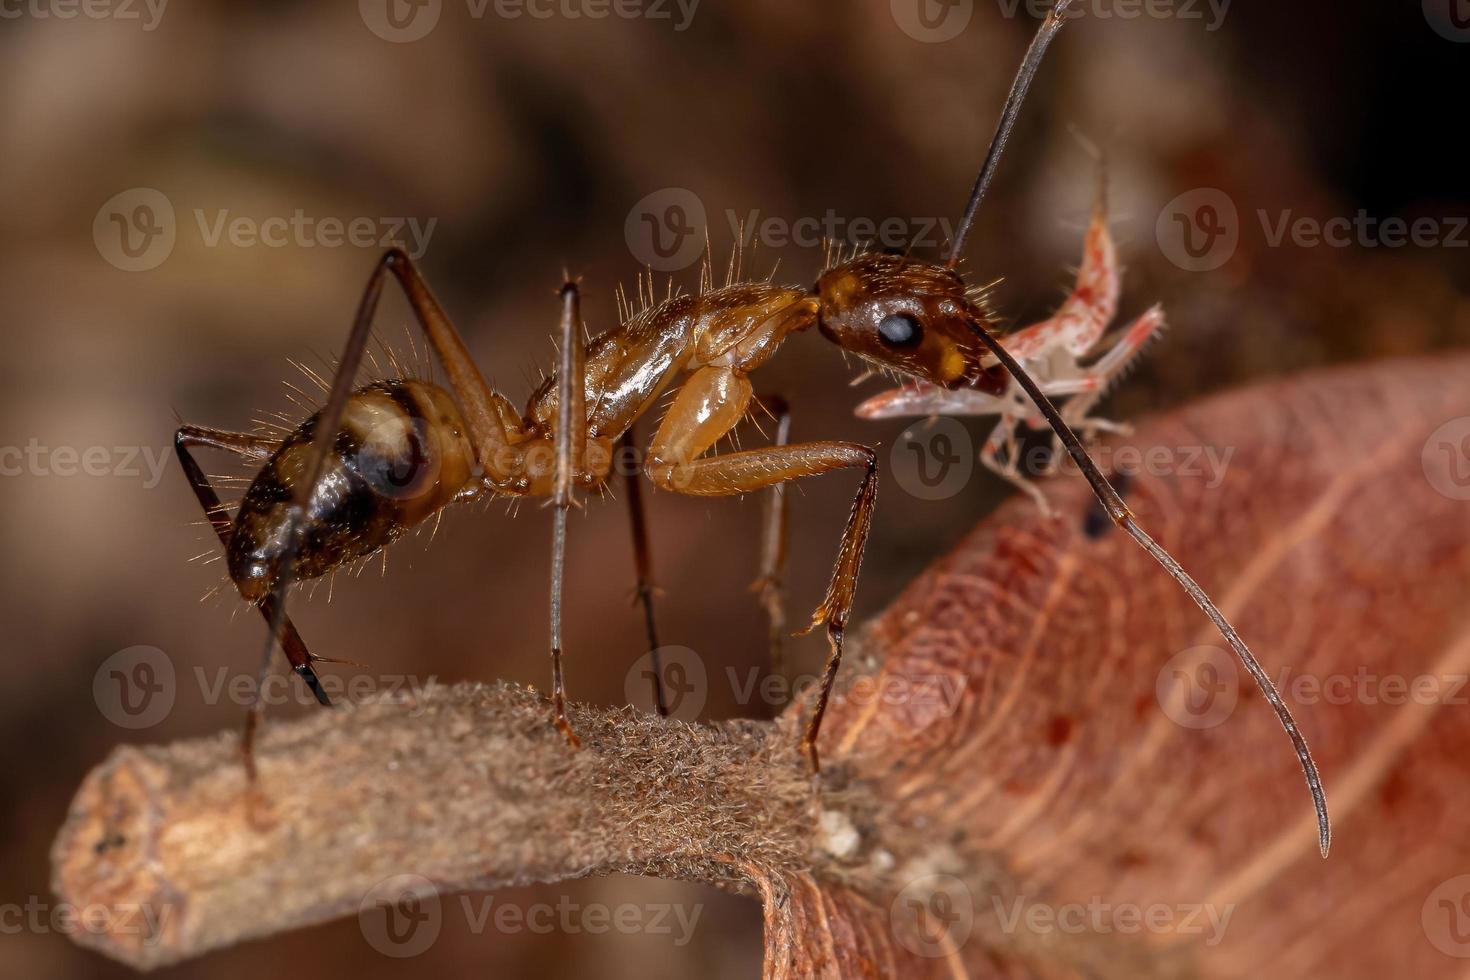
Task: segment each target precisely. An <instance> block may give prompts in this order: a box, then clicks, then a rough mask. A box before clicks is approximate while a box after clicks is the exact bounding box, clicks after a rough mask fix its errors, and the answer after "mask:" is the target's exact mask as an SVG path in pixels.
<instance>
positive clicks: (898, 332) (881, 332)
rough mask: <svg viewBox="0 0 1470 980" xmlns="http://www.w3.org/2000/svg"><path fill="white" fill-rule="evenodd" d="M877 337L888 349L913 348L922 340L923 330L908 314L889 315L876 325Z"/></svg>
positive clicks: (913, 317) (915, 319) (915, 318)
mask: <svg viewBox="0 0 1470 980" xmlns="http://www.w3.org/2000/svg"><path fill="white" fill-rule="evenodd" d="M878 336H880V337H882V338H883V342H884V343H885V344H887V345H888V346H889V347H914V346H916V345H917V344H918V343H919V341H921V340H923V339H924V328H923V327H921V326H919V320H918V318H917V317H915V316H913V315H912V314H909V313H890V314H888V315H887V316H885V317H884V318H883V319H882V321H881V322H879V324H878Z"/></svg>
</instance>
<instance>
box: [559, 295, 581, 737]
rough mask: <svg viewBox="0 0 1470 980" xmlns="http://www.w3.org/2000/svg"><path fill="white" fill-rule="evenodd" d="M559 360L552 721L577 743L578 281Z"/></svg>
mask: <svg viewBox="0 0 1470 980" xmlns="http://www.w3.org/2000/svg"><path fill="white" fill-rule="evenodd" d="M561 301H562V307H561V363H560V364H559V365H558V366H557V372H558V373H557V379H556V478H555V481H554V483H553V489H552V494H551V505H552V507H553V508H554V510H555V516H554V517H553V523H552V532H551V720H552V723H553V724H555V725H556V727H557V729H558V730H559V731H560V732H561V733H562V734H563V735H565V736H566V739H567V744H568V745H570V746H571V747H572V748H578V747H580V746H581V744H582V740H581V739H579V738H577V734H576V733H575V732H573V731H572V725H571V722H569V721H567V698H566V686H565V684H564V683H563V681H562V672H561V652H562V636H561V621H562V586H563V583H564V580H565V578H566V562H567V512H568V511H570V510H571V509H572V505H573V504H574V503H576V500H575V499H574V498H573V496H572V484H573V483H574V482H575V481H576V479H577V476H578V474H580V473H582V472H583V471H584V469H585V466H584V462H585V455H586V448H587V409H586V395H587V387H586V382H585V380H584V379H583V377H582V375H583V373H584V371H585V366H584V363H583V362H584V360H585V354H584V349H583V344H582V309H581V297H580V295H579V293H578V291H577V284H576V283H574V282H567V283H565V284H564V285H563V286H562V287H561Z"/></svg>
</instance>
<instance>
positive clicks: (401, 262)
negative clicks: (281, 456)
mask: <svg viewBox="0 0 1470 980" xmlns="http://www.w3.org/2000/svg"><path fill="white" fill-rule="evenodd" d="M389 274H391V275H393V277H394V278H395V279H397V280H398V283H399V285H400V286H401V287H402V289H403V292H404V295H405V296H406V297H407V298H408V303H409V306H410V307H412V309H413V312H414V315H415V317H416V318H417V319H418V322H419V326H420V327H421V328H422V329H423V331H424V334H425V336H427V337H428V339H429V344H430V346H432V347H433V348H434V351H435V352H436V353H437V354H438V356H439V361H440V363H441V364H442V365H443V366H444V370H445V373H446V374H447V375H448V378H449V383H450V386H451V388H452V389H453V391H454V395H455V399H456V401H458V403H459V408H460V412H461V414H462V415H463V417H464V420H465V425H466V427H467V428H468V430H469V438H470V441H471V443H472V444H473V446H474V449H475V454H476V458H477V460H478V461H479V463H480V465H481V467H482V468H484V469H486V470H487V471H488V472H487V473H486V479H487V481H489V482H491V483H492V484H495V485H500V484H501V483H503V482H505V480H506V474H505V473H504V472H503V467H504V466H505V465H506V461H508V460H509V452H508V450H509V442H508V437H507V434H506V430H505V423H504V421H503V420H504V418H505V413H506V412H507V411H512V412H513V410H511V409H510V408H509V404H508V403H506V402H505V400H504V399H503V398H499V397H498V396H496V395H494V394H493V393H492V392H491V391H490V388H489V386H488V385H486V384H485V379H484V378H483V377H482V376H481V375H480V371H479V369H478V368H477V367H475V363H474V361H472V360H471V359H470V355H469V351H468V350H467V349H466V348H465V346H464V341H463V340H461V339H460V336H459V333H458V331H456V330H455V329H454V326H453V324H451V323H450V322H449V319H448V317H447V316H445V314H444V310H443V309H442V308H441V307H440V306H439V303H438V301H437V300H435V299H434V296H433V294H432V293H431V292H430V291H429V288H428V285H427V284H426V283H425V282H424V280H423V277H422V276H421V275H419V272H418V269H417V268H415V267H414V264H413V262H412V260H410V259H409V257H408V255H407V254H406V253H405V252H404V251H403V250H402V249H398V248H393V249H389V250H388V251H387V252H385V253H384V254H383V257H382V258H381V259H379V260H378V264H377V265H376V266H374V268H373V272H372V275H371V276H370V277H369V278H368V282H367V286H366V287H365V288H364V289H363V294H362V299H361V300H360V301H359V302H358V307H357V313H356V315H355V317H354V319H353V323H352V330H351V332H350V333H349V334H348V335H347V344H346V346H345V348H344V349H343V351H342V357H341V360H340V361H339V362H338V366H337V373H336V375H335V376H334V377H333V379H332V387H331V390H330V391H329V392H328V394H327V401H326V405H325V406H324V407H323V408H322V410H321V411H320V412H319V413H318V415H317V417H316V426H315V435H314V437H313V439H312V445H311V451H310V452H309V453H308V454H307V456H306V462H305V465H304V466H303V468H302V472H301V473H300V474H299V477H300V478H299V479H298V480H297V481H296V484H295V486H294V488H293V490H292V495H291V504H290V507H289V509H288V510H287V512H286V515H287V516H286V523H285V527H284V529H283V535H282V537H283V542H284V547H283V548H282V549H281V551H280V556H279V558H278V559H277V560H276V563H275V567H274V568H272V569H271V570H270V581H271V589H270V593H269V595H268V596H267V598H266V599H265V600H264V601H263V602H262V603H261V610H262V612H264V613H265V614H266V618H267V620H268V622H269V623H270V632H269V634H268V636H267V637H266V649H265V654H264V655H263V656H262V658H261V662H262V664H264V665H266V666H265V667H263V668H262V671H261V674H260V678H259V679H260V685H261V686H264V684H265V680H266V676H267V672H266V671H267V668H268V666H269V663H270V654H271V650H272V648H273V647H274V645H275V643H276V640H277V637H278V636H280V634H281V629H282V624H283V623H284V621H285V615H286V593H287V591H288V589H289V588H290V586H291V577H292V571H293V565H294V562H295V558H296V552H297V551H298V550H299V549H300V547H301V539H302V536H303V534H304V527H305V523H306V509H307V505H308V504H309V503H310V501H311V497H312V495H313V494H314V493H315V492H316V485H317V482H318V481H319V480H320V479H321V475H322V471H323V469H324V467H325V464H326V460H327V456H328V454H329V452H330V450H331V447H332V445H333V443H334V442H335V441H336V439H337V436H338V434H339V431H340V429H341V427H342V416H343V413H344V411H345V410H346V407H347V401H348V399H349V398H350V397H351V395H352V388H353V383H354V379H355V378H356V376H357V369H358V366H359V365H360V364H361V363H362V358H363V353H364V352H365V351H366V349H367V342H368V337H369V336H370V335H371V333H372V325H373V315H374V314H375V313H376V312H377V309H378V300H379V299H380V298H381V297H382V295H383V283H384V280H385V279H386V277H387V276H388V275H389Z"/></svg>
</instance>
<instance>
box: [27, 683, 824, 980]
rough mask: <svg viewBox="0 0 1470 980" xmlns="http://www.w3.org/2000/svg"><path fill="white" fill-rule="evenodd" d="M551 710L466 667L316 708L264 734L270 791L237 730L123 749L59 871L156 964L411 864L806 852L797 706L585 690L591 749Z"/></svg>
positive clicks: (93, 794)
mask: <svg viewBox="0 0 1470 980" xmlns="http://www.w3.org/2000/svg"><path fill="white" fill-rule="evenodd" d="M546 710H547V709H546V702H545V701H544V700H543V699H542V698H541V697H540V696H539V695H538V694H536V693H535V692H533V691H529V690H527V689H524V688H517V687H512V686H508V685H499V686H493V687H492V686H478V685H459V686H455V687H452V688H451V687H442V686H439V687H433V688H430V689H429V690H428V691H427V692H426V693H425V694H424V695H423V697H422V698H421V699H420V700H416V701H414V702H412V703H378V704H368V705H359V706H356V707H350V708H347V709H344V710H341V711H333V712H321V713H317V714H315V715H313V716H310V717H307V718H305V719H303V720H300V721H295V722H291V723H287V724H280V725H276V726H273V727H272V728H271V730H270V731H269V733H268V734H267V735H266V737H265V738H263V739H262V743H261V746H260V750H259V757H260V762H261V768H260V783H259V785H258V787H257V789H256V790H255V791H254V792H247V784H246V781H245V777H244V773H243V769H242V767H241V766H240V764H239V753H238V741H237V739H236V738H235V737H234V736H233V735H226V736H219V737H215V738H208V739H199V740H193V741H185V742H178V743H175V744H173V745H169V746H162V747H152V748H132V747H124V748H121V749H118V750H117V751H116V752H114V753H113V754H112V756H111V757H110V758H109V759H108V760H107V761H106V762H104V763H103V764H102V765H100V766H99V767H97V769H95V770H94V771H93V772H92V773H91V774H90V775H89V776H88V778H87V780H86V782H85V784H84V785H83V787H82V789H81V790H80V792H79V793H78V795H77V797H76V799H75V801H74V803H73V805H72V808H71V813H70V816H69V818H68V820H67V823H66V825H65V827H64V828H63V829H62V831H61V834H60V835H59V837H58V839H57V841H56V844H55V847H54V850H53V867H54V869H55V881H54V886H55V890H56V892H57V894H58V895H60V896H63V897H64V898H65V899H66V900H67V901H70V902H73V903H76V904H77V905H78V906H88V905H93V906H100V907H105V908H107V909H109V910H111V913H112V915H113V917H114V921H113V922H112V923H111V925H110V927H109V928H107V929H104V930H100V931H97V932H91V931H87V930H84V931H82V934H81V937H82V938H83V939H84V941H87V942H90V943H92V944H93V945H95V946H96V947H97V948H99V949H100V950H101V951H103V952H105V953H106V954H107V955H109V956H111V957H114V958H116V959H119V960H122V961H123V962H125V963H128V964H131V965H133V966H136V967H139V968H151V967H156V966H160V965H163V964H166V963H171V962H175V961H177V960H181V959H185V958H188V957H192V956H197V955H199V954H200V953H203V952H206V951H208V950H211V949H217V948H219V947H222V946H226V945H229V944H231V943H235V942H238V941H240V940H243V939H249V938H251V937H257V936H264V935H268V934H271V933H275V932H280V931H283V930H286V929H295V928H300V927H302V926H304V925H308V924H311V923H315V922H321V921H324V920H327V919H332V918H337V917H340V916H342V915H347V914H352V913H355V912H356V911H357V909H358V906H359V903H361V902H362V901H363V898H364V896H365V895H367V894H368V893H369V891H370V890H371V889H373V888H374V886H376V885H378V884H379V883H381V882H383V881H384V880H385V879H389V878H392V877H394V876H398V875H417V876H422V877H423V878H427V879H428V880H430V881H432V882H433V883H434V884H435V885H436V886H437V887H438V888H439V889H440V890H442V891H446V892H448V891H454V890H464V889H480V888H491V887H495V886H499V885H506V884H511V883H524V882H531V881H554V880H562V879H566V878H573V877H580V876H583V875H589V874H601V873H609V872H615V871H627V872H632V873H638V874H652V875H660V876H664V877H679V878H697V879H700V880H705V881H715V882H725V883H730V884H736V883H739V882H742V881H755V880H756V879H759V878H762V877H763V876H768V875H771V874H775V873H777V872H778V871H780V870H782V869H790V868H796V867H801V866H803V865H804V861H803V855H804V853H805V851H806V848H807V841H806V840H804V839H803V838H804V837H808V836H809V834H810V828H811V826H812V819H811V813H810V808H811V795H810V794H811V779H810V775H809V772H808V770H807V769H806V768H805V764H804V762H803V761H802V759H801V757H800V756H799V755H798V753H797V742H798V738H797V736H796V734H795V733H794V729H790V730H788V728H789V727H790V726H787V725H774V724H771V723H758V722H728V723H724V724H719V725H713V726H690V725H685V724H681V723H677V722H669V721H661V720H659V719H657V718H655V717H652V716H649V715H640V714H635V713H634V712H632V711H631V710H622V711H620V710H599V709H593V708H589V707H586V706H578V707H577V708H576V709H575V714H574V715H573V718H572V721H573V723H574V724H575V725H576V728H577V731H578V732H579V733H580V734H581V736H582V739H583V743H584V749H583V750H582V751H580V752H573V751H570V750H568V749H567V746H566V743H565V741H564V740H563V739H562V737H561V736H560V734H559V733H558V732H557V731H556V730H555V729H553V728H552V727H551V726H549V725H547V724H546ZM154 929H156V931H153V930H154Z"/></svg>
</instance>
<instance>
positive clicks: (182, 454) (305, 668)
mask: <svg viewBox="0 0 1470 980" xmlns="http://www.w3.org/2000/svg"><path fill="white" fill-rule="evenodd" d="M194 447H202V448H207V449H222V450H224V451H226V452H231V453H234V454H236V455H237V456H240V457H242V458H244V459H248V460H250V461H252V462H263V461H264V460H266V459H267V458H269V457H270V454H271V453H272V452H274V451H275V448H276V443H275V442H274V441H272V440H270V439H265V438H262V437H260V436H253V435H249V434H247V433H243V432H225V431H222V430H219V429H206V428H203V427H202V426H196V425H185V426H181V427H180V428H179V430H178V432H177V433H176V434H175V435H174V451H175V452H176V453H177V454H178V457H179V463H180V464H181V465H182V466H183V468H184V476H185V478H187V479H188V481H189V486H190V487H191V488H193V490H194V497H195V499H197V500H198V501H199V506H200V507H202V508H203V509H204V516H205V517H206V518H208V519H209V525H210V527H212V528H214V533H215V536H216V537H218V538H219V542H220V544H221V545H222V546H223V547H224V549H225V550H226V551H228V550H229V548H230V534H231V532H232V531H233V528H234V525H233V521H232V520H231V519H230V515H229V512H228V511H226V510H225V507H224V504H223V503H221V501H220V499H219V494H218V493H216V492H215V489H214V485H213V484H211V483H210V482H209V477H207V476H205V474H204V471H203V470H202V469H201V468H200V467H199V462H198V461H197V460H196V459H194V455H193V453H191V452H190V451H189V450H190V449H191V448H194ZM259 608H260V612H261V615H262V616H264V617H265V619H266V622H270V621H271V619H272V617H273V616H274V615H275V607H274V606H270V605H267V604H262V605H261V606H260V607H259ZM282 623H283V628H282V635H281V648H282V649H283V650H284V651H285V653H286V659H287V660H288V661H290V663H291V669H292V670H293V671H295V673H296V676H298V677H300V678H301V680H302V681H303V682H304V683H305V684H306V686H307V687H308V688H309V689H310V690H311V693H312V694H313V695H315V696H316V699H317V702H318V703H319V704H323V705H326V706H328V707H330V706H331V704H332V699H331V698H330V697H328V696H327V692H326V691H325V690H324V689H323V688H322V685H321V681H320V679H319V678H318V677H317V675H316V671H315V670H314V669H313V668H312V661H315V660H321V659H324V658H320V657H316V656H313V655H312V653H311V652H310V651H309V650H307V648H306V643H305V642H304V641H303V640H302V639H301V634H300V633H298V632H297V631H296V626H295V625H294V624H293V623H292V622H291V620H290V619H289V618H285V617H283V618H282ZM272 652H273V651H272ZM262 707H263V706H262V704H261V701H260V689H259V688H258V687H257V688H256V690H255V696H254V699H253V700H252V701H251V703H250V709H249V713H248V714H247V715H246V716H245V733H244V735H243V737H242V739H241V751H242V752H243V754H244V757H245V770H246V772H247V773H248V774H249V776H250V779H251V781H252V782H253V781H254V779H255V775H256V772H255V751H254V750H255V731H256V728H257V726H258V724H259V720H260V714H261V711H262Z"/></svg>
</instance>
